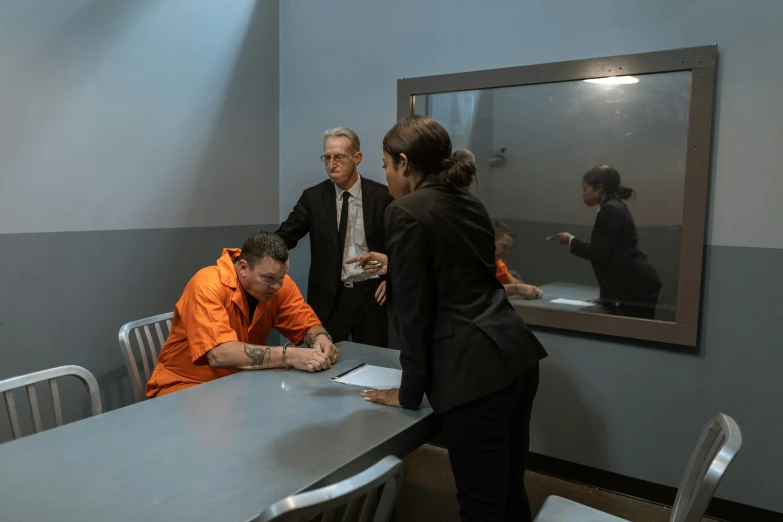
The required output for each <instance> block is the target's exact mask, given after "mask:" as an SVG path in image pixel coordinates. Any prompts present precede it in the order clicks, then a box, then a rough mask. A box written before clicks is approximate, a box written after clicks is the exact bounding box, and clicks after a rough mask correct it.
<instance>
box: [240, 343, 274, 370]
mask: <svg viewBox="0 0 783 522" xmlns="http://www.w3.org/2000/svg"><path fill="white" fill-rule="evenodd" d="M245 355H247V357H248V359H250V366H252V367H253V368H263V367H264V366H269V363H270V362H271V360H272V347H271V346H256V345H253V344H246V345H245Z"/></svg>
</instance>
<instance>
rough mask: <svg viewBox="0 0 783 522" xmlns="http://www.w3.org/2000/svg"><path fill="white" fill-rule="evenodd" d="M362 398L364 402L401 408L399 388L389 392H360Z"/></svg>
mask: <svg viewBox="0 0 783 522" xmlns="http://www.w3.org/2000/svg"><path fill="white" fill-rule="evenodd" d="M362 397H364V400H365V401H369V402H375V403H378V404H385V405H386V406H395V407H397V408H402V406H401V405H400V389H399V388H391V389H390V390H362Z"/></svg>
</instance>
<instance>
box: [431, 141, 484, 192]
mask: <svg viewBox="0 0 783 522" xmlns="http://www.w3.org/2000/svg"><path fill="white" fill-rule="evenodd" d="M445 167H446V168H445V169H444V170H443V171H442V172H441V173H440V174H439V175H438V181H440V182H441V183H443V184H444V185H453V186H455V187H468V186H470V184H471V183H473V180H474V179H475V178H476V157H475V156H474V155H473V153H472V152H470V151H469V150H467V149H457V150H455V151H454V154H452V155H451V157H450V158H449V159H447V160H446V161H445Z"/></svg>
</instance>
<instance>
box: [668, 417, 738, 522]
mask: <svg viewBox="0 0 783 522" xmlns="http://www.w3.org/2000/svg"><path fill="white" fill-rule="evenodd" d="M741 446H742V433H740V429H739V426H737V423H736V422H734V419H732V418H731V417H729V416H728V415H724V414H722V413H719V414H718V415H716V416H715V417H713V418H712V419H710V421H709V422H708V423H707V426H705V428H704V431H703V432H702V434H701V438H700V439H699V442H698V444H697V445H696V448H694V450H693V453H692V454H691V458H690V460H689V461H688V466H687V467H686V468H685V473H684V474H683V476H682V481H681V482H680V488H679V489H678V490H677V498H676V499H675V500H674V507H673V508H672V516H671V519H670V520H671V522H699V521H701V519H702V517H703V516H704V512H705V511H707V507H708V506H709V503H710V500H712V497H713V495H714V494H715V489H716V488H717V487H718V483H720V479H721V478H722V477H723V474H724V473H725V472H726V468H728V467H729V464H731V461H732V459H734V457H735V456H736V455H737V452H739V449H740V447H741Z"/></svg>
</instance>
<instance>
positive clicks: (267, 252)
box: [237, 230, 288, 268]
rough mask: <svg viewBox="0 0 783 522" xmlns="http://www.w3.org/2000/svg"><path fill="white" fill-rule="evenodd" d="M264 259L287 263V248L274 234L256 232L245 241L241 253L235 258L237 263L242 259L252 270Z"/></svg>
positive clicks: (263, 231) (262, 231) (261, 231)
mask: <svg viewBox="0 0 783 522" xmlns="http://www.w3.org/2000/svg"><path fill="white" fill-rule="evenodd" d="M265 257H271V258H272V259H274V260H275V261H280V262H281V263H285V262H286V261H288V248H287V247H286V246H285V243H284V242H283V240H282V239H281V238H280V236H278V235H277V234H275V233H274V232H267V231H265V230H259V231H258V232H253V234H252V235H251V236H250V237H249V238H247V239H246V240H245V244H244V245H242V252H240V254H239V257H237V261H239V260H240V259H244V260H245V261H247V264H248V265H250V267H251V268H252V267H253V266H255V264H256V263H258V262H259V261H261V260H262V259H264V258H265Z"/></svg>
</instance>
